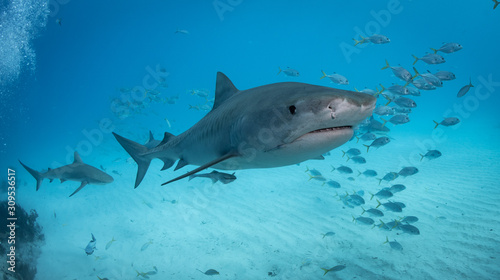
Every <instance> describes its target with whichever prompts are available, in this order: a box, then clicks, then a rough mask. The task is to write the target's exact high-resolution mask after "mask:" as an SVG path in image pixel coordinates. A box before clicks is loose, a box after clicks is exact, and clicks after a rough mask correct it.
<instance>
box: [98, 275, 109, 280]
mask: <svg viewBox="0 0 500 280" xmlns="http://www.w3.org/2000/svg"><path fill="white" fill-rule="evenodd" d="M97 279H99V280H109V279H108V278H107V277H104V278H101V277H99V276H97Z"/></svg>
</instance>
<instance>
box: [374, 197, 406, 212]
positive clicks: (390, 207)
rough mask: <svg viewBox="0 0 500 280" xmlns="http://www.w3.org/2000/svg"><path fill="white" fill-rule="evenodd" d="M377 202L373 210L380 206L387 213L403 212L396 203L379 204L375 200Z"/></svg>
mask: <svg viewBox="0 0 500 280" xmlns="http://www.w3.org/2000/svg"><path fill="white" fill-rule="evenodd" d="M377 202H378V205H377V207H375V208H379V207H380V205H382V206H384V208H385V209H386V210H388V211H392V212H403V208H402V207H401V206H400V205H399V204H397V203H394V202H391V201H389V202H386V203H381V202H380V201H378V199H377Z"/></svg>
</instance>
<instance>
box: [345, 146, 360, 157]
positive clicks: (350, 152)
mask: <svg viewBox="0 0 500 280" xmlns="http://www.w3.org/2000/svg"><path fill="white" fill-rule="evenodd" d="M360 154H361V151H360V150H359V149H356V148H350V149H349V150H347V152H344V151H343V150H342V157H344V156H345V155H348V156H359V155H360Z"/></svg>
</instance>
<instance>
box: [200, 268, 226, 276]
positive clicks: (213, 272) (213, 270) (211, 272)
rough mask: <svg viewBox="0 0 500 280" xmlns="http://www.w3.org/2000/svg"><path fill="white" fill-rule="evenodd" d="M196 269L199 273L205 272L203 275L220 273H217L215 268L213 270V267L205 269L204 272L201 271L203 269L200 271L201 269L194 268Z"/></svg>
mask: <svg viewBox="0 0 500 280" xmlns="http://www.w3.org/2000/svg"><path fill="white" fill-rule="evenodd" d="M196 270H198V271H199V272H201V273H203V274H205V275H219V274H220V273H219V272H218V271H217V270H215V269H209V270H207V271H205V272H203V271H201V270H199V269H196Z"/></svg>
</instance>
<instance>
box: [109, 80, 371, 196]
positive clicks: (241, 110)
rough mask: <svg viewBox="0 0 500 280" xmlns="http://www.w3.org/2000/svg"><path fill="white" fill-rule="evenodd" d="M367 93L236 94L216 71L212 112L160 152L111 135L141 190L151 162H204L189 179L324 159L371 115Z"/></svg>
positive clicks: (287, 89) (296, 90)
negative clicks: (133, 166)
mask: <svg viewBox="0 0 500 280" xmlns="http://www.w3.org/2000/svg"><path fill="white" fill-rule="evenodd" d="M375 102H376V99H375V98H374V97H373V96H371V95H368V94H364V93H359V92H352V91H346V90H339V89H334V88H329V87H323V86H316V85H310V84H304V83H295V82H287V83H276V84H270V85H265V86H260V87H256V88H251V89H247V90H242V91H240V90H238V89H237V88H236V87H235V86H234V85H233V83H232V82H231V81H230V80H229V79H228V78H227V77H226V76H225V75H224V74H222V73H220V72H219V73H217V83H216V91H215V102H214V106H213V108H212V110H211V111H210V112H209V113H208V114H207V115H206V116H205V117H204V118H203V119H201V120H200V121H199V122H198V123H196V124H195V125H193V126H192V127H191V128H190V129H188V130H187V131H185V132H184V133H182V134H180V135H178V136H174V135H172V134H169V133H165V138H164V139H163V141H162V142H161V143H160V144H159V145H158V146H156V147H154V148H148V147H146V146H144V145H141V144H139V143H136V142H134V141H131V140H128V139H126V138H124V137H122V136H120V135H118V134H116V133H113V134H114V135H115V137H116V139H117V140H118V142H119V143H120V144H121V145H122V147H123V148H124V149H125V150H126V151H127V152H128V153H129V154H130V155H131V156H132V158H133V159H134V160H135V161H136V162H137V164H138V172H137V177H136V182H135V187H137V186H138V185H139V184H140V182H141V181H142V179H143V178H144V175H145V174H146V171H147V169H148V167H149V164H150V162H151V160H152V159H154V158H159V159H161V160H162V161H163V162H164V166H163V168H162V170H165V169H167V168H170V167H171V166H173V164H174V163H175V161H177V160H178V163H177V166H176V167H175V170H177V169H179V168H182V167H183V166H185V165H188V164H192V165H198V166H200V167H199V168H196V169H194V170H193V171H191V172H188V173H186V174H184V175H182V176H179V177H177V178H175V179H173V180H170V181H168V182H166V183H164V184H167V183H170V182H173V181H176V180H179V179H182V178H185V177H187V176H190V175H192V174H195V173H196V172H199V171H201V170H203V169H206V168H208V167H213V168H216V169H223V170H237V169H248V168H271V167H278V166H286V165H292V164H296V163H299V162H302V161H305V160H309V159H320V158H322V156H321V155H322V154H324V153H326V152H328V151H330V150H332V149H334V148H336V147H338V146H340V145H342V144H344V143H345V142H347V141H348V140H349V139H350V138H351V137H352V136H353V127H354V126H356V125H357V124H359V123H360V122H361V121H363V120H364V119H365V118H367V117H369V116H370V115H371V114H372V111H373V109H374V107H375Z"/></svg>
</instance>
